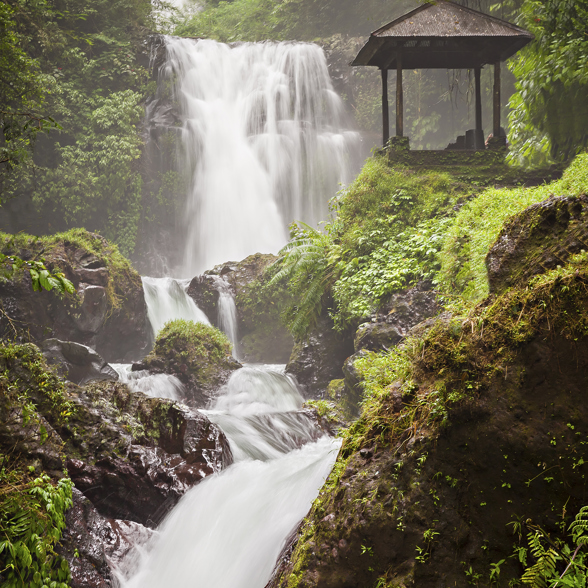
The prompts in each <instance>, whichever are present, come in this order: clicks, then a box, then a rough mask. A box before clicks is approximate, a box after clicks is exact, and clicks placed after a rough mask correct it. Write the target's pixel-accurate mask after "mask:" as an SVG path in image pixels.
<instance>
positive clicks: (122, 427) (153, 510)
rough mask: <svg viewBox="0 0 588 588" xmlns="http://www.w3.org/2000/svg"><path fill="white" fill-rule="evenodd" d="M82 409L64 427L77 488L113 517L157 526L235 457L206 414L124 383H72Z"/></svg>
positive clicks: (71, 390)
mask: <svg viewBox="0 0 588 588" xmlns="http://www.w3.org/2000/svg"><path fill="white" fill-rule="evenodd" d="M69 393H70V400H71V401H72V402H73V403H74V405H75V410H74V414H73V415H72V417H71V418H70V420H69V421H68V423H67V424H65V425H62V426H61V427H60V428H59V433H60V435H61V437H62V438H63V440H64V442H65V452H66V454H67V455H68V460H67V469H68V472H69V475H70V478H71V479H72V480H73V482H74V483H75V485H76V487H77V488H78V489H79V490H81V491H82V492H83V493H84V495H85V496H87V497H88V498H89V499H90V500H91V502H92V503H93V504H94V506H95V507H96V509H97V510H98V512H99V513H100V514H101V515H103V516H106V517H109V518H117V519H125V520H130V521H135V522H138V523H141V524H144V525H147V526H155V525H156V524H157V523H158V522H159V521H160V520H161V518H162V517H163V516H164V515H165V514H166V513H167V512H168V510H169V509H170V508H171V507H173V506H174V505H175V503H176V502H177V501H178V500H179V498H180V497H181V496H182V495H183V494H184V493H185V492H186V491H187V490H188V489H189V488H190V487H192V486H193V485H194V484H196V483H197V482H199V481H200V480H202V479H203V478H204V477H206V476H208V475H210V474H212V473H215V472H218V471H220V470H221V469H222V468H223V467H225V466H226V465H228V464H230V463H231V462H232V456H231V450H230V448H229V445H228V442H227V441H226V438H225V436H224V435H223V433H222V432H221V431H220V430H219V429H218V428H217V427H216V426H215V425H213V424H212V423H211V422H210V421H209V420H208V419H207V418H206V417H205V416H203V415H201V414H200V413H195V412H192V411H190V410H188V409H186V408H185V407H183V406H182V405H179V404H176V403H174V402H172V401H170V400H164V399H160V398H149V397H147V396H145V395H144V394H141V393H140V392H131V391H130V390H129V389H128V388H127V387H126V386H125V385H124V384H119V383H114V382H103V383H99V384H93V385H90V386H88V387H86V388H78V387H75V386H73V385H72V386H70V388H69Z"/></svg>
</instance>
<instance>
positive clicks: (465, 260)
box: [439, 154, 588, 302]
mask: <svg viewBox="0 0 588 588" xmlns="http://www.w3.org/2000/svg"><path fill="white" fill-rule="evenodd" d="M586 193H588V154H583V155H579V156H578V157H577V158H576V159H575V160H574V161H573V163H572V164H571V165H570V167H569V168H568V169H567V170H566V171H565V172H564V174H563V177H562V178H561V179H560V180H556V181H554V182H551V183H549V184H545V185H543V186H539V187H536V188H522V187H521V188H511V189H507V188H503V189H495V188H490V189H487V190H485V191H484V192H482V193H481V194H479V195H478V196H477V197H476V198H475V199H473V200H471V201H469V202H467V203H466V204H465V205H464V206H463V207H462V208H461V210H460V211H459V213H458V214H457V215H456V217H455V220H454V221H453V222H452V223H451V225H449V226H448V230H447V236H446V238H445V240H444V243H443V250H442V252H441V255H440V260H441V271H440V273H439V281H440V284H441V286H442V287H443V289H444V290H445V291H446V292H448V293H452V294H455V293H460V294H461V295H462V296H463V297H464V298H465V299H466V300H468V301H473V302H476V301H479V300H481V299H482V298H484V297H485V296H487V295H488V276H487V270H486V264H485V259H486V255H487V253H488V251H489V249H490V247H491V246H492V244H493V243H494V241H495V240H496V238H497V237H498V235H499V233H500V231H501V229H502V227H503V226H504V224H505V222H506V221H507V220H508V219H509V218H510V217H512V216H513V215H515V214H517V213H519V212H521V211H522V210H524V209H525V208H527V207H528V206H530V205H531V204H535V203H536V202H541V201H543V200H546V199H547V198H549V196H551V195H553V194H555V195H558V196H559V195H562V196H563V195H579V194H586Z"/></svg>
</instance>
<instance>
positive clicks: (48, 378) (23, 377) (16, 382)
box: [0, 343, 74, 424]
mask: <svg viewBox="0 0 588 588" xmlns="http://www.w3.org/2000/svg"><path fill="white" fill-rule="evenodd" d="M0 394H1V395H2V396H3V400H4V403H8V404H14V403H15V404H16V405H17V406H19V407H21V408H22V409H23V412H22V414H23V418H24V419H25V420H27V419H31V418H37V417H36V411H37V410H38V411H40V412H41V413H42V414H43V415H44V416H46V418H48V419H49V420H50V421H51V422H52V424H61V423H64V422H67V420H68V419H69V417H70V416H71V415H72V412H73V411H74V405H73V404H72V403H71V402H70V401H69V400H68V399H67V394H66V390H65V385H64V383H63V380H61V379H60V378H59V377H58V376H57V375H56V374H55V373H54V372H53V371H52V370H51V369H50V368H49V367H48V366H47V363H46V362H45V358H44V357H43V355H42V354H41V352H40V351H39V348H38V347H37V346H36V345H33V344H32V343H27V344H26V345H13V344H10V343H3V344H1V345H0ZM23 424H26V423H23Z"/></svg>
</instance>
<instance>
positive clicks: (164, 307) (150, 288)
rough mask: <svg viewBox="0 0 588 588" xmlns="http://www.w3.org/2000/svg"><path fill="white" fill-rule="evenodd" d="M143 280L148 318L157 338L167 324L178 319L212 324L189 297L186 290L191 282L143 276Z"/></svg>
mask: <svg viewBox="0 0 588 588" xmlns="http://www.w3.org/2000/svg"><path fill="white" fill-rule="evenodd" d="M142 280H143V290H144V292H145V302H146V304H147V316H148V317H149V321H150V323H151V327H152V329H153V333H154V335H155V336H157V333H159V331H161V329H163V327H164V326H165V324H166V323H168V322H169V321H173V320H176V319H184V320H189V321H194V322H196V323H206V324H210V321H209V320H208V318H207V316H206V315H205V314H204V312H202V310H200V309H199V308H198V306H197V305H196V303H195V302H194V300H192V298H190V296H188V293H187V291H186V290H187V289H188V286H189V283H190V282H189V280H176V279H174V278H150V277H146V276H143V278H142Z"/></svg>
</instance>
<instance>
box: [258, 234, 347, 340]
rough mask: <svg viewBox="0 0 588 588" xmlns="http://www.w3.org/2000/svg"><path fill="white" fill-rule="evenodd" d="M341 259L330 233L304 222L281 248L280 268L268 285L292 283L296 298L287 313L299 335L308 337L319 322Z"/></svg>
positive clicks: (287, 319)
mask: <svg viewBox="0 0 588 588" xmlns="http://www.w3.org/2000/svg"><path fill="white" fill-rule="evenodd" d="M338 261H339V258H338V248H337V247H336V246H334V244H333V243H332V240H331V238H330V235H329V234H328V233H321V232H320V231H317V230H316V229H313V228H312V227H309V226H308V225H306V224H304V223H300V226H297V225H293V226H292V227H291V240H290V242H289V243H288V244H287V245H286V246H285V247H284V248H283V249H282V250H281V251H280V258H279V259H278V261H277V262H276V264H277V265H278V271H277V272H276V273H275V275H274V277H273V278H272V279H271V280H270V282H269V283H268V288H272V286H276V285H277V284H279V283H281V282H284V281H286V282H287V283H288V288H289V292H290V295H291V300H292V302H291V303H290V305H289V306H287V308H286V309H285V311H284V316H285V322H286V326H287V327H288V329H289V330H290V332H291V333H292V334H293V335H294V336H295V337H304V336H305V335H306V334H307V333H308V331H309V330H310V329H312V327H313V326H314V325H315V324H316V321H317V319H318V317H319V315H320V313H321V311H322V309H323V306H324V305H325V303H326V297H327V295H328V293H329V290H330V288H331V286H332V284H333V282H334V279H335V267H336V265H337V262H338Z"/></svg>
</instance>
